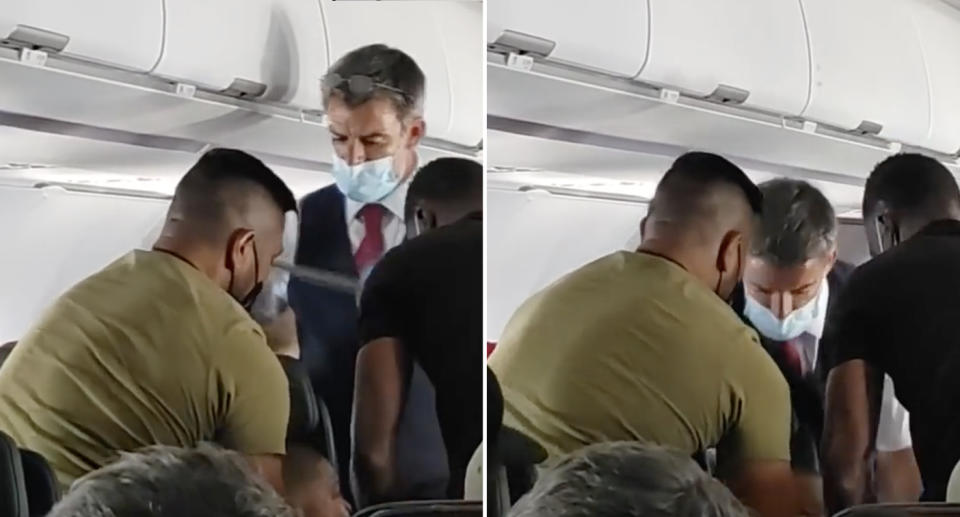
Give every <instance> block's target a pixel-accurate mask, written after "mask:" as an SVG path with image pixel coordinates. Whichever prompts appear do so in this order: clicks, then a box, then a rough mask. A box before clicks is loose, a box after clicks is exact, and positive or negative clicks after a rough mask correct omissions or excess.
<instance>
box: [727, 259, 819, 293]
mask: <svg viewBox="0 0 960 517" xmlns="http://www.w3.org/2000/svg"><path fill="white" fill-rule="evenodd" d="M829 264H830V261H829V258H828V257H816V258H812V259H808V260H807V261H805V262H801V263H799V264H792V265H786V266H783V265H777V264H774V263H772V262H771V261H769V260H767V259H765V258H763V257H758V256H755V255H753V256H750V257H749V258H748V259H747V267H746V271H745V272H744V277H745V278H746V280H747V281H748V282H750V283H753V284H757V285H760V286H762V287H764V288H768V289H776V290H793V289H798V288H800V287H804V286H807V285H810V284H814V283H816V282H818V281H819V280H820V279H821V277H822V275H823V272H824V270H825V269H826V268H827V266H829Z"/></svg>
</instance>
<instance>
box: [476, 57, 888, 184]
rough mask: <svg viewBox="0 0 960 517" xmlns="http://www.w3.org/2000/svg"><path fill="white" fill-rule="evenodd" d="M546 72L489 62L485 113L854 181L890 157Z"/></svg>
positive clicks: (779, 124) (854, 143)
mask: <svg viewBox="0 0 960 517" xmlns="http://www.w3.org/2000/svg"><path fill="white" fill-rule="evenodd" d="M548 68H549V67H545V68H544V69H543V72H540V71H538V70H537V69H534V70H532V71H525V70H518V69H514V68H508V67H505V66H502V65H498V64H490V65H489V66H488V72H487V78H488V94H487V107H488V112H489V113H490V114H491V115H494V116H501V117H509V118H511V119H517V120H521V121H530V122H536V123H537V124H542V125H545V126H548V127H547V128H546V129H544V130H543V131H542V134H540V135H537V136H543V137H544V138H551V133H552V131H551V130H550V129H549V128H550V127H557V128H568V129H573V130H578V131H582V132H584V133H589V134H591V135H594V136H596V137H599V138H600V139H604V137H614V138H615V139H617V142H616V145H618V146H621V145H622V147H643V148H649V147H656V145H651V144H665V145H667V146H670V150H669V151H668V152H670V153H675V151H676V150H678V149H679V150H683V149H700V150H706V151H712V152H716V153H720V154H723V155H726V156H738V157H743V158H749V159H751V160H760V161H765V162H770V163H776V164H781V165H783V166H786V167H795V168H805V169H812V170H816V171H822V172H828V173H834V174H841V175H845V176H854V177H859V178H864V177H866V175H867V174H868V173H869V172H870V170H871V169H872V168H873V166H874V165H876V164H877V163H878V162H879V161H881V160H883V159H884V158H886V157H887V156H889V155H890V154H892V153H893V152H894V149H893V148H891V147H889V146H888V145H887V144H886V143H884V142H880V141H875V140H869V139H854V138H850V137H847V136H843V138H841V137H840V136H832V135H828V134H821V133H818V132H813V131H808V130H806V129H805V128H803V127H800V126H796V127H794V126H790V125H785V124H784V123H783V121H782V120H781V119H780V118H778V117H774V116H770V117H763V116H758V115H755V114H749V113H742V112H739V111H737V110H735V109H733V108H727V107H724V106H718V105H716V104H713V103H707V102H703V101H697V100H693V99H689V100H688V99H684V98H680V99H679V100H675V101H671V100H664V99H661V98H659V97H657V96H656V92H644V91H641V90H640V89H637V88H633V89H631V88H630V87H629V85H624V84H620V85H609V86H607V85H606V84H597V83H590V82H588V81H589V80H591V79H590V78H587V77H583V78H582V79H581V78H580V77H579V76H577V77H576V78H574V77H570V78H565V77H558V76H555V75H547V74H546V72H547V69H548ZM624 82H626V81H624ZM571 106H577V109H571ZM624 140H629V141H624Z"/></svg>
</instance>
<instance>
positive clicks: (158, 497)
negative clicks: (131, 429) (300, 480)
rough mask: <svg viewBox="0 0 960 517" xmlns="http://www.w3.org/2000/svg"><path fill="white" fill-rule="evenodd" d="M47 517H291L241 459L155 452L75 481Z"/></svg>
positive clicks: (128, 456)
mask: <svg viewBox="0 0 960 517" xmlns="http://www.w3.org/2000/svg"><path fill="white" fill-rule="evenodd" d="M49 517H294V513H293V510H291V509H290V507H289V506H287V505H286V503H284V502H283V499H281V498H280V496H279V495H277V493H276V492H274V490H273V489H272V488H270V486H269V485H267V484H266V483H265V482H264V481H263V480H262V479H261V478H260V476H258V475H257V474H256V473H254V472H253V470H252V469H251V468H250V464H249V463H248V462H247V461H246V460H244V458H243V457H242V456H240V455H239V454H237V453H235V452H230V451H227V450H225V449H220V448H219V447H215V446H213V445H209V444H201V445H200V446H198V447H197V448H194V449H181V448H177V447H169V446H154V447H148V448H146V449H142V450H141V451H139V452H136V453H123V454H122V455H121V457H120V460H119V461H117V462H116V463H112V464H110V465H107V466H106V467H104V468H102V469H100V470H96V471H94V472H91V473H90V474H88V475H86V476H84V477H82V478H80V479H78V480H77V481H76V482H75V483H74V485H73V488H72V490H71V491H70V492H69V493H68V494H67V495H66V497H64V499H63V500H62V501H61V502H60V503H59V504H57V506H56V507H55V508H54V509H53V511H52V512H51V513H50V515H49Z"/></svg>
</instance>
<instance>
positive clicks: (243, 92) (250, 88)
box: [220, 78, 267, 99]
mask: <svg viewBox="0 0 960 517" xmlns="http://www.w3.org/2000/svg"><path fill="white" fill-rule="evenodd" d="M266 92H267V85H265V84H263V83H258V82H257V81H250V80H248V79H240V78H235V79H234V80H233V82H231V83H230V86H228V87H226V88H225V89H223V90H220V93H222V94H224V95H229V96H230V97H239V98H241V99H256V98H257V97H262V96H263V94H264V93H266Z"/></svg>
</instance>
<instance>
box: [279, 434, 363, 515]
mask: <svg viewBox="0 0 960 517" xmlns="http://www.w3.org/2000/svg"><path fill="white" fill-rule="evenodd" d="M283 484H284V487H285V488H286V490H287V501H289V502H290V505H291V506H293V508H294V509H295V510H296V511H298V512H299V514H300V516H301V517H350V504H349V503H347V501H346V500H345V499H344V498H343V495H342V494H341V493H340V479H339V478H338V477H337V473H336V472H335V471H334V470H333V466H332V465H330V462H329V461H327V459H326V458H324V457H323V455H321V454H320V453H318V452H317V451H315V450H314V449H312V448H310V447H305V446H302V445H289V446H288V447H287V455H286V456H285V457H284V458H283Z"/></svg>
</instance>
